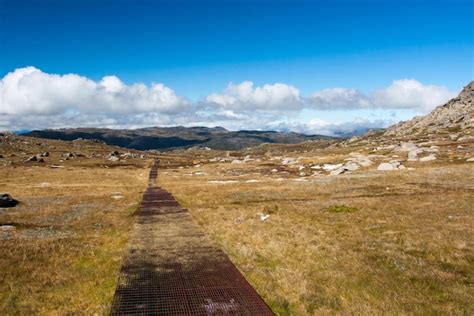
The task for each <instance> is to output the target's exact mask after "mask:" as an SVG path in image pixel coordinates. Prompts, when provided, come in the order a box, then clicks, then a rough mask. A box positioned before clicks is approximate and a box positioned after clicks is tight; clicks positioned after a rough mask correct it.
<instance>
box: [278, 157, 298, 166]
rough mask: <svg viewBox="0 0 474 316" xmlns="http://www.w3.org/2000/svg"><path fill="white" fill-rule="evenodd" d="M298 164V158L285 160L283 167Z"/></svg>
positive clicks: (282, 162)
mask: <svg viewBox="0 0 474 316" xmlns="http://www.w3.org/2000/svg"><path fill="white" fill-rule="evenodd" d="M296 162H297V159H296V158H285V159H283V160H282V161H281V164H282V165H292V164H294V163H296Z"/></svg>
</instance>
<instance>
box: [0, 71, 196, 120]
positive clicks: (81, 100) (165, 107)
mask: <svg viewBox="0 0 474 316" xmlns="http://www.w3.org/2000/svg"><path fill="white" fill-rule="evenodd" d="M0 100H1V107H0V114H4V115H25V114H28V115H31V114H49V115H52V114H56V115H58V114H62V113H65V112H68V111H69V112H71V111H76V112H78V113H81V114H84V113H87V114H90V113H110V112H111V113H123V114H127V113H143V112H159V113H177V112H179V111H182V110H183V109H186V108H187V107H189V106H190V103H189V102H188V101H187V100H186V99H185V98H183V97H179V96H177V95H176V94H175V92H174V91H173V90H172V89H170V88H168V87H166V86H164V85H163V84H161V83H153V84H151V85H150V86H146V85H144V84H141V83H135V84H132V85H126V84H124V83H123V82H122V81H121V80H120V79H119V78H118V77H116V76H106V77H104V78H102V80H100V81H99V82H95V81H93V80H91V79H88V78H86V77H83V76H79V75H75V74H66V75H57V74H48V73H44V72H42V71H41V70H39V69H37V68H35V67H25V68H19V69H16V70H15V71H13V72H10V73H8V74H7V75H5V77H3V79H2V80H1V82H0Z"/></svg>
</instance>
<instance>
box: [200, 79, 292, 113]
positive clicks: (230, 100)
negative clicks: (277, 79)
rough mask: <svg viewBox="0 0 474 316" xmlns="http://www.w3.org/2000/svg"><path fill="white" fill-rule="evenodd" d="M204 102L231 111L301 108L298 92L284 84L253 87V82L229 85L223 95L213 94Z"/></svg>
mask: <svg viewBox="0 0 474 316" xmlns="http://www.w3.org/2000/svg"><path fill="white" fill-rule="evenodd" d="M205 102H206V103H207V104H210V105H213V106H215V107H220V108H224V109H231V110H239V111H245V110H263V111H282V110H283V111H285V110H298V109H300V108H301V98H300V92H299V90H298V89H296V88H295V87H293V86H290V85H287V84H284V83H275V84H266V85H263V86H261V87H254V86H253V82H251V81H244V82H242V83H240V84H233V83H230V84H229V85H228V86H227V88H226V89H225V90H224V92H223V93H220V94H219V93H213V94H211V95H209V96H207V97H206V99H205Z"/></svg>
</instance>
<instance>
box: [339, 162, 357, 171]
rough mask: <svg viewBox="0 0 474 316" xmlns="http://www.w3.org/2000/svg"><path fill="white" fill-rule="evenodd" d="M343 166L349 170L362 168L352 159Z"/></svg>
mask: <svg viewBox="0 0 474 316" xmlns="http://www.w3.org/2000/svg"><path fill="white" fill-rule="evenodd" d="M343 168H345V169H347V171H356V170H358V169H360V164H358V163H356V162H354V161H350V162H348V163H346V164H345V165H344V166H343Z"/></svg>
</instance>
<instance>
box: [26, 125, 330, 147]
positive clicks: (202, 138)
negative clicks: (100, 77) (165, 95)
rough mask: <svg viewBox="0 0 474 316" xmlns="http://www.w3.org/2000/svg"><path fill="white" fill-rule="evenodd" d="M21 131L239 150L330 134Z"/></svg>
mask: <svg viewBox="0 0 474 316" xmlns="http://www.w3.org/2000/svg"><path fill="white" fill-rule="evenodd" d="M23 135H26V136H33V137H40V138H48V139H59V140H75V139H78V138H82V139H97V140H100V141H103V142H105V143H107V144H109V145H114V146H120V147H126V148H132V149H138V150H151V149H156V150H172V149H177V148H183V147H193V146H199V147H209V148H211V149H219V150H240V149H243V148H247V147H254V146H258V145H260V144H263V143H274V144H298V143H301V142H305V141H311V140H322V139H323V140H331V139H335V138H333V137H328V136H321V135H305V134H299V133H292V132H290V133H287V132H275V131H229V130H226V129H225V128H223V127H213V128H209V127H182V126H177V127H148V128H140V129H133V130H127V129H106V128H68V129H47V130H41V131H38V130H37V131H32V132H28V133H25V134H23Z"/></svg>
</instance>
